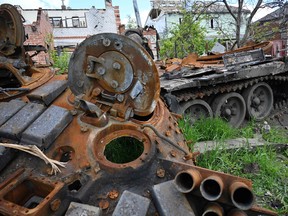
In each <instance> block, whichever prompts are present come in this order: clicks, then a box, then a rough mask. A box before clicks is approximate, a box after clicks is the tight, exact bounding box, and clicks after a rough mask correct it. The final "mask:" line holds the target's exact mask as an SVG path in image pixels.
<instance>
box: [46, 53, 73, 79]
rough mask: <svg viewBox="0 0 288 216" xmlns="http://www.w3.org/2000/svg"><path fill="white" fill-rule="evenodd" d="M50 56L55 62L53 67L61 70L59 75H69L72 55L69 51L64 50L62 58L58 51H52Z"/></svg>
mask: <svg viewBox="0 0 288 216" xmlns="http://www.w3.org/2000/svg"><path fill="white" fill-rule="evenodd" d="M50 56H51V59H52V60H53V67H54V68H58V69H59V71H58V72H57V74H63V73H68V65H69V60H70V57H71V55H70V54H69V53H68V52H67V51H65V50H63V52H61V54H60V56H58V55H57V52H56V50H52V51H51V52H50Z"/></svg>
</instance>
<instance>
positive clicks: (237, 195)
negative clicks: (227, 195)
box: [232, 187, 254, 210]
mask: <svg viewBox="0 0 288 216" xmlns="http://www.w3.org/2000/svg"><path fill="white" fill-rule="evenodd" d="M232 202H233V204H234V205H235V206H236V207H237V208H239V209H242V210H247V209H250V208H251V207H252V205H253V202H254V196H253V193H252V192H251V190H249V189H248V188H245V187H239V188H237V189H236V190H235V191H234V193H233V194H232Z"/></svg>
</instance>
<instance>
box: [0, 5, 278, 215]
mask: <svg viewBox="0 0 288 216" xmlns="http://www.w3.org/2000/svg"><path fill="white" fill-rule="evenodd" d="M12 8H14V7H13V6H9V5H1V7H0V10H2V11H4V12H2V13H0V18H2V19H3V20H5V22H4V24H2V23H1V22H0V25H1V27H2V25H4V29H5V31H10V30H11V29H8V27H7V23H8V22H10V21H13V22H14V23H13V22H12V24H13V25H14V26H16V28H17V29H16V30H17V31H19V32H20V33H19V34H15V32H12V33H11V32H10V33H11V34H13V35H14V36H11V40H12V39H13V40H12V41H15V42H14V45H15V46H16V47H19V48H20V49H14V48H13V47H7V44H6V43H4V44H3V48H2V44H0V52H1V55H5V61H3V62H1V61H0V70H1V71H4V73H8V74H13V76H15V77H16V78H17V82H18V84H19V85H17V86H16V88H20V89H16V90H15V89H12V90H11V89H10V90H9V91H8V90H7V89H6V90H5V88H4V87H5V86H1V87H2V88H3V89H4V90H3V89H2V90H3V91H2V92H1V95H0V100H1V99H2V100H4V99H5V100H7V102H2V101H1V102H0V109H1V110H0V111H1V112H3V113H8V111H9V107H8V109H7V104H8V105H9V104H10V102H13V101H14V100H10V99H12V98H13V97H16V96H19V95H20V94H21V97H19V99H20V100H22V101H24V102H25V104H32V105H33V104H34V103H35V101H32V100H31V98H29V97H28V96H27V91H26V90H25V89H26V88H27V89H29V91H30V92H31V91H32V93H33V92H34V93H35V91H34V90H33V89H37V88H38V87H39V86H40V85H43V86H44V87H45V86H46V85H48V86H49V85H50V84H51V83H52V84H53V82H55V81H57V80H66V79H67V76H55V74H54V72H53V71H52V70H51V69H49V68H41V69H40V68H35V67H34V65H33V63H32V62H31V61H30V60H29V58H28V60H27V59H24V58H23V53H25V50H24V49H23V42H24V37H23V31H22V30H21V29H22V27H23V26H22V23H20V20H21V19H20V15H19V14H18V12H17V10H16V9H15V10H14V9H12ZM10 9H11V11H12V12H11V13H10ZM3 14H4V15H3ZM12 17H16V18H17V17H18V18H17V19H18V21H17V19H15V20H16V21H15V20H12ZM20 24H21V25H20ZM17 26H20V27H17ZM5 31H4V34H3V35H4V36H3V35H2V34H0V39H1V40H3V39H4V38H5V36H6V35H5ZM11 31H12V30H11ZM1 33H2V32H1ZM6 33H7V32H6ZM21 35H22V36H21ZM18 36H19V38H14V37H18ZM22 37H23V38H22ZM21 38H22V39H21ZM1 40H0V42H2V41H1ZM4 42H5V41H4ZM17 50H21V52H19V53H17ZM11 55H13V58H12V57H11ZM10 57H11V58H10ZM195 58H196V57H195V56H193V55H191V56H189V57H188V58H187V59H186V60H185V61H186V62H187V65H189V64H190V67H200V66H201V67H202V63H201V64H199V62H198V63H197V62H196V61H195ZM14 59H20V60H21V61H22V63H23V64H24V63H25V68H27V71H26V72H27V73H28V72H29V75H31V77H30V79H29V80H30V81H28V80H25V76H21V73H20V72H19V70H18V68H15V67H14V66H13V61H14ZM185 61H184V63H185ZM191 62H192V63H194V65H192V64H191ZM14 63H15V62H14ZM173 63H175V65H179V60H175V61H174V62H173ZM185 64H186V63H185ZM31 80H32V81H31ZM1 81H2V80H0V83H1ZM5 81H11V80H5ZM68 84H69V88H67V89H65V90H64V91H63V92H61V93H59V95H57V96H56V97H54V98H53V99H52V102H51V104H49V105H46V104H45V109H46V110H44V111H43V113H40V114H39V116H36V117H35V119H29V121H28V122H27V121H26V120H27V118H26V117H27V116H29V113H28V114H25V115H23V116H20V117H19V119H16V120H15V119H13V118H14V117H15V116H16V114H15V113H12V114H11V116H9V119H4V120H5V121H6V122H10V120H14V121H12V122H13V126H14V127H16V126H19V125H18V122H24V123H25V127H24V126H23V128H21V130H19V131H20V132H19V135H18V136H17V138H18V137H19V138H18V139H17V140H11V138H10V136H9V134H6V133H3V132H2V129H3V128H2V125H0V133H1V136H3V137H0V139H1V140H2V141H4V140H5V141H7V142H8V143H9V142H11V143H18V144H19V143H20V144H22V141H23V140H22V136H24V135H26V140H25V142H27V144H28V145H29V144H37V145H39V148H41V150H42V151H43V153H44V154H45V155H47V156H48V157H49V158H50V159H53V160H56V161H61V162H63V163H65V167H63V168H61V169H60V170H61V172H59V173H58V174H57V175H51V174H49V171H51V169H47V168H48V167H47V165H46V164H45V163H44V162H43V161H40V160H39V159H38V158H36V157H34V156H27V154H26V153H25V152H17V157H12V158H8V157H7V160H8V161H7V163H5V165H3V169H2V170H0V182H1V184H0V214H1V215H2V214H3V215H19V216H22V215H31V216H39V215H41V216H42V215H43V216H46V215H53V214H55V215H64V214H65V212H66V211H67V209H68V206H69V204H70V202H75V200H78V201H79V202H81V203H83V204H85V205H91V206H94V207H95V206H99V207H100V208H101V209H103V210H105V211H103V212H102V213H103V215H112V214H114V212H115V211H117V209H121V208H117V205H120V204H121V202H119V200H122V199H123V200H125V197H124V195H125V193H124V191H126V190H128V191H129V194H133V193H134V194H133V197H134V198H133V200H132V201H133V203H134V201H135V203H137V202H136V201H137V199H139V200H140V203H141V205H143V206H144V202H146V203H147V209H146V212H144V213H143V214H141V215H146V214H153V215H158V214H160V212H163V209H161V205H157V203H159V202H162V201H163V200H164V199H162V198H164V197H161V199H159V200H156V199H157V197H156V195H155V193H157V191H156V189H155V188H156V187H157V186H159V185H163V184H169V182H170V183H171V185H170V186H169V187H170V188H168V189H167V190H169V189H171V191H174V192H175V190H176V189H177V188H178V191H180V193H189V196H187V199H188V198H189V197H190V198H191V197H192V199H193V200H195V206H197V208H198V209H196V210H195V212H198V213H200V214H203V215H205V214H207V215H209V213H210V212H213V213H217V215H224V214H227V213H228V211H231V209H235V208H238V209H239V208H241V209H242V210H241V211H243V209H247V210H244V211H245V213H246V212H247V215H250V213H251V215H256V214H259V213H260V214H268V215H275V213H274V212H272V211H269V210H266V209H263V208H260V207H257V206H256V205H255V204H254V202H253V201H254V199H253V201H252V202H249V203H245V202H244V203H243V202H242V201H243V200H242V199H241V197H240V196H239V194H242V191H244V192H245V193H246V192H247V193H246V194H247V196H246V197H248V198H249V197H251V196H253V197H254V195H253V194H252V182H251V181H250V180H248V179H244V178H240V177H236V176H232V175H228V174H225V173H220V172H215V171H211V170H208V169H204V168H200V167H197V166H195V164H194V161H195V157H196V156H197V155H198V153H197V152H196V153H193V152H191V151H190V150H189V148H188V146H187V142H186V140H185V138H184V136H183V134H182V131H181V130H180V129H179V127H178V123H177V121H178V120H179V118H180V116H179V115H177V114H173V113H171V112H169V110H168V108H167V106H166V105H165V103H164V102H163V101H162V100H161V98H160V79H159V75H158V71H157V69H156V66H155V64H154V62H153V60H152V59H151V57H150V55H149V54H148V53H147V52H146V50H145V49H143V47H142V46H141V45H139V44H137V43H136V42H135V41H133V40H131V39H129V38H128V37H125V36H122V35H117V34H110V33H105V34H98V35H94V36H91V37H89V38H88V39H86V40H84V41H83V42H82V43H81V44H79V46H78V47H77V48H76V50H75V52H74V53H73V55H72V57H71V59H70V63H69V72H68ZM54 93H55V92H54V91H52V93H51V94H52V95H54ZM198 94H199V95H202V96H203V97H204V96H205V94H203V92H198ZM9 95H10V96H9ZM179 97H181V98H182V97H183V96H182V95H180V96H179ZM186 97H187V99H189V97H190V95H189V94H188V95H186V96H185V98H186ZM39 98H40V99H41V97H39ZM38 102H39V101H37V103H38ZM40 102H41V101H40ZM35 104H36V103H35ZM5 107H6V109H4V108H5ZM24 107H25V106H24ZM31 107H32V108H33V107H34V108H35V107H36V106H31ZM51 107H52V108H55V107H57V108H58V109H57V110H60V111H61V112H60V111H59V112H58V111H57V112H55V113H50V114H49V116H48V118H45V121H43V120H42V121H40V120H41V117H43V115H44V114H45V112H46V111H47V110H48V111H49V109H50V108H51ZM19 109H20V110H22V108H21V107H20V108H19ZM33 111H34V110H32V111H31V112H33ZM41 111H42V110H41ZM62 111H63V112H62ZM64 111H65V112H64ZM62 113H65V116H66V115H67V116H68V119H69V121H68V120H67V121H65V120H66V119H65V118H63V116H64V114H62ZM44 116H45V115H44ZM0 117H1V116H0ZM5 118H6V116H5ZM39 119H40V120H39ZM59 119H64V120H63V121H59V124H58V125H55V124H53V123H55V122H57V121H58V120H59ZM4 120H3V121H4ZM15 122H16V123H15ZM3 124H6V123H3ZM39 128H43V129H42V131H41V130H40V131H38V132H37V133H34V134H32V133H30V134H29V133H28V132H27V130H28V129H29V130H34V129H39ZM29 130H28V131H29ZM8 132H9V133H12V132H14V131H8ZM23 134H24V135H23ZM27 134H28V135H29V136H28V135H27ZM39 140H40V141H39ZM46 140H48V141H49V143H48V144H47V143H45V141H46ZM40 142H43V143H40ZM115 143H116V145H115ZM42 144H43V145H42ZM112 144H113V145H115V146H116V147H115V146H114V148H115V149H113V148H112V149H111V148H110V146H111V145H112ZM109 148H110V149H109ZM131 149H132V151H131ZM134 149H136V150H134ZM0 151H2V149H0ZM5 151H6V149H5ZM109 151H111V152H110V153H107V152H109ZM136 151H137V154H134V153H135V152H136ZM1 154H2V152H1ZM1 154H0V156H2V155H1ZM109 154H110V155H113V156H115V155H116V159H117V155H120V158H121V159H122V158H126V156H129V157H128V159H127V160H125V161H120V162H119V161H117V160H116V159H115V158H111V157H110V155H109ZM5 156H6V155H5ZM7 156H8V155H7ZM131 158H132V159H131ZM1 159H2V158H1ZM10 159H11V160H10ZM1 161H2V160H1ZM21 164H23V166H24V165H25V169H19V165H21ZM1 165H2V164H1ZM47 171H48V172H47ZM173 179H174V180H173ZM173 182H174V183H173ZM239 191H240V192H239ZM132 192H133V193H132ZM161 192H162V191H161ZM250 192H251V194H252V195H250ZM103 194H104V196H103ZM126 194H127V193H126ZM143 194H144V195H143ZM163 196H165V194H164V195H163ZM126 198H127V197H126ZM173 198H175V197H174V196H173ZM173 198H172V199H173ZM185 199H186V198H185ZM126 201H127V202H129V201H131V200H126ZM189 201H191V200H189ZM210 201H213V203H212V204H208V203H210ZM150 202H151V204H150ZM173 202H175V203H177V202H178V200H176V201H175V200H174V201H173ZM193 202H194V201H193ZM119 203H120V204H119ZM207 204H208V205H207ZM133 205H134V204H133ZM243 205H244V207H243ZM127 206H128V207H127V208H129V205H127ZM125 208H126V207H125ZM126 210H127V209H126ZM130 210H131V209H128V210H127V211H128V212H129V211H130ZM132 210H133V211H135V208H133V209H132ZM132 210H131V211H132ZM189 211H190V212H191V213H192V214H196V213H195V212H194V210H192V209H191V208H190V210H189ZM223 211H225V212H224V213H223ZM241 211H240V212H241ZM148 212H149V213H148ZM117 213H119V212H115V214H117ZM136 213H137V212H136ZM232 213H233V214H232V215H234V214H235V212H233V211H232ZM179 215H180V213H179Z"/></svg>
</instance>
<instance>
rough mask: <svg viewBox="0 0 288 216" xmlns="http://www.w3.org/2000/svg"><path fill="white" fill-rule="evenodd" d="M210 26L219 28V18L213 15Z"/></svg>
mask: <svg viewBox="0 0 288 216" xmlns="http://www.w3.org/2000/svg"><path fill="white" fill-rule="evenodd" d="M209 27H210V28H211V29H217V28H218V27H219V23H218V19H217V18H215V17H213V18H211V19H210V23H209Z"/></svg>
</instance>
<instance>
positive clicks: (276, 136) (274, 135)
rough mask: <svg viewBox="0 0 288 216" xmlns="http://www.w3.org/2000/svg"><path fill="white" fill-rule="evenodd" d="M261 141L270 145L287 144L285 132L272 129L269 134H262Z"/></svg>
mask: <svg viewBox="0 0 288 216" xmlns="http://www.w3.org/2000/svg"><path fill="white" fill-rule="evenodd" d="M262 137H263V139H265V140H266V141H267V142H271V143H288V133H287V130H284V129H277V128H274V127H272V128H271V130H270V132H269V133H265V134H263V136H262Z"/></svg>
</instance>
